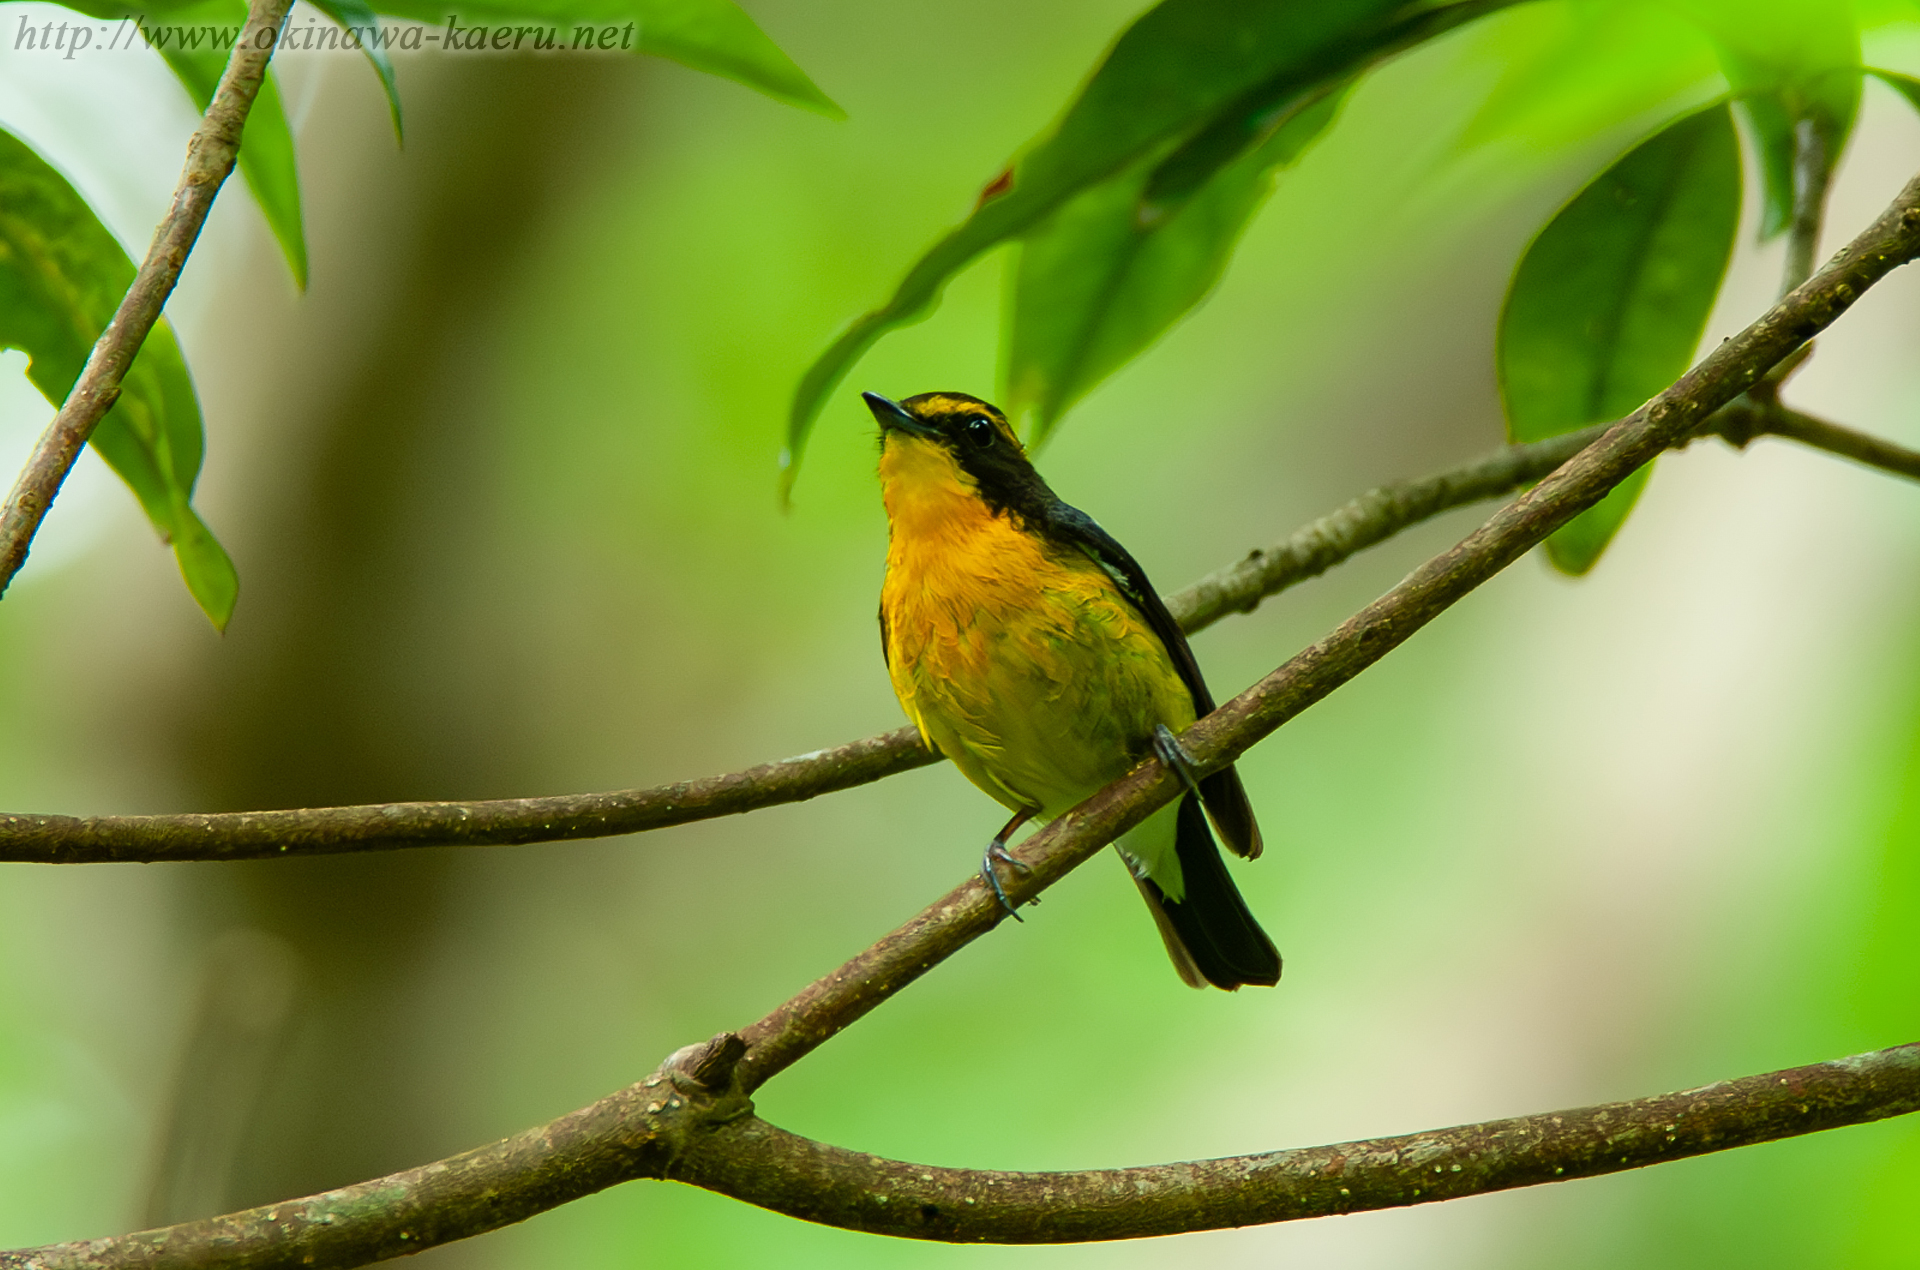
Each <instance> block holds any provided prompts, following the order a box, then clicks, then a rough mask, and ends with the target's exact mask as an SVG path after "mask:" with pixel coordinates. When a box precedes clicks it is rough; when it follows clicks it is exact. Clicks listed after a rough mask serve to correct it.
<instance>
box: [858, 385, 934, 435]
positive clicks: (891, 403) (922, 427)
mask: <svg viewBox="0 0 1920 1270" xmlns="http://www.w3.org/2000/svg"><path fill="white" fill-rule="evenodd" d="M860 395H861V397H863V398H864V399H865V400H866V403H867V409H869V410H871V411H873V417H874V418H875V419H877V420H879V422H880V431H881V432H883V433H884V432H904V433H906V434H907V435H908V436H914V437H925V438H927V439H928V440H932V439H933V438H935V437H937V436H938V435H939V434H938V433H937V432H935V431H934V430H933V429H932V428H930V427H928V426H927V425H926V424H924V423H922V422H921V421H920V420H918V419H916V418H914V417H913V414H912V412H911V411H909V410H908V409H907V408H906V407H905V406H903V405H901V404H900V403H899V402H897V401H895V400H893V399H892V398H891V397H882V396H881V395H880V394H879V393H877V392H863V393H861V394H860Z"/></svg>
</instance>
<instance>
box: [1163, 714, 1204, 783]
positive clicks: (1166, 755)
mask: <svg viewBox="0 0 1920 1270" xmlns="http://www.w3.org/2000/svg"><path fill="white" fill-rule="evenodd" d="M1153 752H1154V754H1155V755H1156V756H1157V757H1158V758H1159V760H1160V761H1161V762H1162V763H1165V764H1166V765H1167V766H1168V767H1169V768H1171V769H1172V770H1173V773H1174V775H1176V776H1178V777H1179V778H1180V783H1181V784H1183V785H1185V786H1186V787H1187V792H1188V793H1189V794H1192V795H1193V796H1194V797H1195V798H1198V797H1200V781H1199V779H1198V778H1196V777H1195V776H1194V774H1193V769H1194V768H1196V767H1198V766H1199V764H1198V763H1195V762H1194V761H1193V755H1191V754H1189V753H1187V748H1186V746H1184V745H1182V744H1180V738H1179V737H1177V736H1175V735H1174V734H1173V730H1172V729H1171V728H1169V727H1167V725H1166V724H1164V723H1156V724H1154V725H1153Z"/></svg>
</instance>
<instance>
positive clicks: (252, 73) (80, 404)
mask: <svg viewBox="0 0 1920 1270" xmlns="http://www.w3.org/2000/svg"><path fill="white" fill-rule="evenodd" d="M292 7H293V0H252V3H251V5H250V6H249V8H248V12H247V25H246V27H245V28H244V29H243V30H242V31H241V33H240V38H239V39H238V40H236V41H235V43H234V46H233V56H232V57H230V58H228V59H227V69H226V71H225V73H224V74H222V75H221V77H220V87H219V89H218V90H217V91H216V92H215V93H214V96H213V100H212V102H210V103H209V104H208V106H207V113H206V114H205V115H204V116H203V117H202V118H201V120H200V126H199V127H198V128H195V129H194V132H193V138H192V140H190V141H189V142H188V143H187V162H186V167H185V168H184V169H183V170H182V171H181V173H180V183H179V185H178V186H176V187H175V189H174V191H173V206H172V207H171V208H169V209H168V211H167V215H166V217H165V218H164V219H163V220H162V221H161V222H160V224H159V226H158V227H157V228H156V229H155V230H154V232H153V243H152V245H151V246H149V247H148V248H147V258H146V259H145V260H144V261H142V262H141V264H140V270H139V272H138V273H136V274H135V275H134V278H133V285H132V286H131V287H128V288H127V294H126V295H125V296H124V297H123V298H122V299H121V301H120V307H119V308H118V309H116V310H115V311H114V315H113V320H112V321H110V322H108V323H107V329H106V330H104V331H102V332H101V333H100V338H99V339H98V340H97V341H95V343H94V346H93V352H91V353H90V354H88V356H87V364H86V366H85V367H84V368H83V369H82V370H81V372H80V378H79V380H78V381H76V382H75V384H74V386H73V391H71V392H69V393H68V394H67V400H66V402H65V404H63V405H62V406H61V407H60V410H59V412H58V413H56V414H55V415H54V416H53V422H52V423H50V424H48V425H47V430H46V431H45V432H44V433H42V434H41V437H40V441H39V444H37V445H36V446H34V449H33V455H32V457H31V458H29V459H28V460H27V466H26V467H25V468H24V469H22V470H21V473H20V477H19V479H18V480H17V481H15V482H14V486H13V492H12V493H10V494H8V495H7V502H6V506H5V508H4V509H0V595H4V594H6V590H7V586H8V584H9V583H11V582H12V581H13V577H14V575H15V574H16V573H18V572H20V567H21V566H22V565H24V564H25V563H26V562H27V550H28V548H29V547H30V546H31V545H32V543H33V536H34V534H35V533H37V532H38V531H39V529H40V522H41V521H42V520H43V519H45V517H46V514H47V510H48V509H49V508H50V507H52V506H53V500H54V498H55V496H56V495H58V494H59V493H60V486H61V485H62V484H64V483H65V481H66V479H67V473H68V472H70V471H72V470H73V465H74V462H75V460H77V459H78V458H79V457H80V451H81V450H82V449H83V448H84V447H85V446H86V444H87V438H88V437H91V436H92V435H93V430H94V428H95V427H97V426H98V425H99V423H100V420H101V419H102V418H103V417H104V416H105V415H106V413H107V411H108V410H109V409H111V408H112V406H113V403H114V402H115V401H117V400H119V397H120V381H121V380H123V379H125V378H126V374H127V369H128V368H129V367H130V366H132V365H133V359H134V355H135V354H137V353H138V352H139V351H140V345H141V344H143V343H145V342H146V338H147V332H149V331H151V330H152V329H153V324H154V323H155V322H157V321H159V320H160V310H161V309H162V308H163V307H165V305H166V303H167V297H168V296H170V295H172V294H173V288H174V284H175V283H177V282H178V281H179V280H180V270H181V269H182V268H184V267H185V265H186V263H187V253H189V252H191V251H192V250H193V244H194V242H195V241H196V240H197V239H198V238H199V237H200V227H201V226H202V225H204V224H206V220H207V212H208V211H209V210H210V209H211V208H212V207H213V200H214V196H215V195H217V194H218V193H219V192H220V186H221V185H222V184H223V183H224V182H225V181H226V179H227V176H228V174H229V173H231V172H232V171H233V163H234V157H235V156H236V155H237V154H238V153H239V151H240V133H241V130H242V129H244V128H245V127H246V123H247V112H248V111H249V110H251V109H252V108H253V99H254V97H255V96H257V95H258V94H259V92H260V81H261V80H262V79H263V78H265V76H266V73H267V61H268V59H269V58H271V57H272V56H273V47H274V42H275V39H276V38H277V36H278V34H279V31H280V25H281V23H283V22H284V21H285V20H286V17H287V10H288V9H290V8H292Z"/></svg>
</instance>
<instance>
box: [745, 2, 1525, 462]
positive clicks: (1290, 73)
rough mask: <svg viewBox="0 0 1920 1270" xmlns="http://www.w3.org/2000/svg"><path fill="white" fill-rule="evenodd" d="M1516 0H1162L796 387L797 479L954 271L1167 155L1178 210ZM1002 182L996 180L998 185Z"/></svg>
mask: <svg viewBox="0 0 1920 1270" xmlns="http://www.w3.org/2000/svg"><path fill="white" fill-rule="evenodd" d="M1511 2H1512V0H1461V2H1459V3H1440V4H1433V3H1427V2H1425V0H1313V2H1308V0H1162V3H1160V4H1158V5H1156V6H1155V7H1154V8H1152V9H1150V10H1148V11H1147V12H1146V14H1145V15H1143V16H1142V17H1141V18H1140V19H1139V20H1138V21H1136V22H1135V23H1134V24H1133V25H1132V26H1131V27H1129V28H1128V29H1127V30H1126V31H1125V32H1124V33H1123V34H1122V35H1121V36H1120V38H1119V40H1118V41H1117V42H1115V44H1114V46H1113V49H1112V51H1111V52H1109V53H1108V54H1107V57H1106V60H1105V61H1103V62H1102V63H1101V65H1100V67H1099V69H1098V70H1097V71H1095V73H1094V75H1093V78H1092V79H1091V80H1090V81H1089V82H1088V83H1087V86H1086V88H1085V89H1084V90H1083V91H1082V92H1081V94H1080V96H1079V98H1078V99H1077V100H1075V101H1074V102H1073V104H1072V105H1070V106H1069V107H1068V108H1067V111H1066V114H1065V115H1064V116H1062V117H1061V119H1060V122H1059V123H1058V124H1056V125H1055V126H1054V127H1053V128H1052V129H1051V130H1050V131H1049V132H1048V133H1047V134H1045V135H1044V136H1042V137H1041V139H1040V140H1039V141H1038V142H1036V143H1035V144H1034V145H1033V146H1032V147H1031V148H1030V149H1028V150H1027V152H1026V153H1025V155H1024V156H1023V157H1021V158H1020V159H1019V160H1018V161H1017V162H1016V164H1015V165H1014V168H1013V172H1012V180H1011V184H1010V186H1009V188H1008V189H1007V190H1006V192H1005V193H1003V194H996V196H995V197H991V198H987V199H984V200H983V201H982V203H981V205H980V206H979V207H978V208H976V209H975V210H974V213H973V215H972V216H971V217H969V218H968V219H967V220H966V221H965V222H964V223H962V224H961V225H960V226H959V227H958V228H956V229H954V230H953V231H952V232H950V233H949V234H947V236H946V237H945V238H943V239H941V240H940V241H939V242H938V243H935V244H934V246H933V247H932V248H931V249H930V250H929V251H928V252H927V253H926V254H925V255H923V256H922V257H921V258H920V259H919V261H918V262H917V263H915V264H914V265H913V267H912V268H911V269H909V270H908V271H907V274H906V276H905V277H904V278H902V279H901V281H900V284H899V286H898V287H897V288H896V289H895V290H894V293H893V297H892V298H891V299H890V300H888V301H887V303H886V304H885V305H883V306H882V307H881V308H879V309H876V310H874V311H873V312H871V313H868V314H867V315H866V316H864V317H862V318H860V319H859V320H858V321H856V322H855V323H854V324H853V326H852V327H851V328H849V329H848V330H847V331H846V332H845V333H844V334H842V335H841V336H840V338H839V339H838V340H836V341H834V343H833V345H832V346H831V347H829V348H828V349H827V350H826V352H824V353H822V354H821V356H820V357H819V359H818V360H816V361H815V362H814V364H813V365H812V366H811V367H810V368H809V369H808V370H807V372H806V374H805V375H804V376H803V377H802V379H801V381H800V385H799V387H798V389H797V390H796V391H795V393H794V400H793V407H792V412H791V414H790V416H789V419H788V429H787V448H786V451H785V453H784V454H783V455H782V463H783V465H784V466H785V468H786V473H785V478H784V479H785V483H786V485H787V486H789V487H791V484H792V481H793V476H794V473H795V471H796V465H797V463H798V460H799V455H800V451H801V448H802V446H803V445H804V444H805V442H806V437H807V432H808V430H809V429H810V428H811V427H812V425H813V420H814V418H815V417H816V416H817V415H818V414H819V411H820V408H821V406H822V404H823V403H824V402H825V400H826V397H827V394H829V393H830V392H832V391H833V389H834V387H835V386H836V385H838V384H839V382H840V380H841V379H842V378H843V377H844V376H845V375H846V373H847V371H848V370H849V369H851V367H852V366H853V363H854V362H856V361H858V360H859V358H860V357H861V356H862V355H863V354H864V353H865V352H866V351H867V349H869V348H870V347H872V345H873V343H874V341H875V340H877V339H879V338H880V336H882V335H883V334H885V333H886V332H888V331H890V330H893V329H894V328H895V327H899V326H903V325H905V324H907V323H909V322H913V321H917V320H918V319H920V318H922V317H924V316H926V314H927V313H928V312H930V311H931V309H932V308H933V306H934V304H935V303H936V302H937V301H938V299H939V297H940V292H941V291H942V290H943V289H944V288H945V286H946V284H947V281H948V279H950V278H952V277H953V275H954V274H956V273H958V272H959V271H960V270H961V269H962V268H964V267H966V265H968V264H969V263H970V262H972V261H973V260H975V259H976V258H978V257H979V256H980V254H981V253H982V252H984V251H987V250H988V249H989V248H992V247H995V246H998V245H999V244H1001V243H1004V242H1006V241H1007V240H1009V239H1011V238H1015V237H1018V236H1020V235H1023V234H1027V233H1029V232H1032V231H1033V230H1034V229H1035V228H1036V227H1037V226H1038V225H1039V224H1040V223H1041V222H1042V221H1044V220H1045V219H1046V218H1047V217H1049V216H1051V215H1052V214H1053V213H1054V212H1055V211H1056V210H1057V209H1059V208H1060V207H1061V206H1063V205H1064V204H1065V203H1066V202H1067V201H1068V200H1069V199H1071V198H1073V197H1074V196H1076V195H1078V194H1080V193H1081V192H1082V191H1084V190H1086V189H1088V188H1090V187H1092V186H1095V185H1098V184H1100V183H1102V182H1104V181H1107V180H1109V179H1110V178H1113V177H1116V176H1118V175H1119V174H1120V173H1121V172H1123V171H1124V170H1126V169H1127V168H1129V167H1131V166H1133V165H1134V164H1136V163H1138V162H1142V161H1144V160H1145V159H1146V158H1147V157H1148V156H1153V155H1161V156H1165V163H1164V165H1163V167H1162V168H1161V169H1160V171H1159V173H1158V174H1159V176H1160V184H1158V185H1156V186H1151V187H1150V188H1149V189H1148V190H1147V197H1148V200H1149V201H1150V202H1154V203H1157V204H1164V205H1165V206H1167V207H1168V208H1171V207H1173V206H1175V205H1177V204H1178V203H1179V202H1180V201H1181V200H1183V199H1184V198H1186V197H1188V196H1189V195H1190V193H1191V192H1192V191H1193V190H1194V189H1197V188H1198V187H1199V186H1200V185H1201V184H1202V183H1203V182H1204V180H1205V179H1206V177H1207V176H1208V175H1209V174H1210V173H1212V172H1213V171H1217V170H1218V169H1220V168H1221V167H1223V166H1224V165H1225V164H1227V163H1229V162H1231V161H1232V160H1233V159H1234V158H1235V157H1237V156H1238V155H1239V154H1240V153H1241V152H1242V151H1243V150H1244V149H1245V148H1247V147H1249V146H1251V145H1254V144H1257V142H1258V141H1259V140H1260V138H1261V137H1262V135H1263V132H1264V128H1265V125H1266V124H1267V123H1269V122H1270V121H1271V120H1272V119H1274V118H1277V117H1282V116H1284V115H1285V114H1286V113H1287V112H1288V111H1289V110H1290V109H1291V108H1293V107H1295V106H1296V105H1297V104H1299V103H1301V102H1302V101H1305V100H1309V99H1311V98H1314V97H1317V96H1320V95H1322V94H1324V93H1325V92H1326V91H1327V90H1328V89H1329V87H1330V86H1332V85H1334V84H1336V83H1339V82H1341V81H1344V80H1348V79H1351V78H1353V77H1354V76H1355V75H1356V74H1357V73H1359V72H1360V71H1361V70H1364V69H1365V68H1366V67H1368V66H1370V65H1372V64H1373V63H1375V62H1377V61H1379V60H1381V59H1382V58H1384V57H1386V56H1387V55H1389V54H1391V53H1394V52H1397V51H1399V50H1401V49H1405V48H1409V47H1412V46H1413V45H1415V44H1418V43H1420V42H1421V41H1423V40H1426V39H1430V38H1432V37H1433V36H1435V35H1438V34H1440V33H1441V32H1443V31H1447V30H1450V29H1452V28H1454V27H1457V26H1459V25H1460V24H1462V23H1464V22H1467V21H1470V20H1472V19H1473V18H1477V17H1480V16H1482V15H1483V14H1486V13H1489V12H1492V11H1494V10H1496V9H1499V8H1503V7H1505V6H1506V5H1507V4H1508V3H1511ZM996 185H998V183H996Z"/></svg>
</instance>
